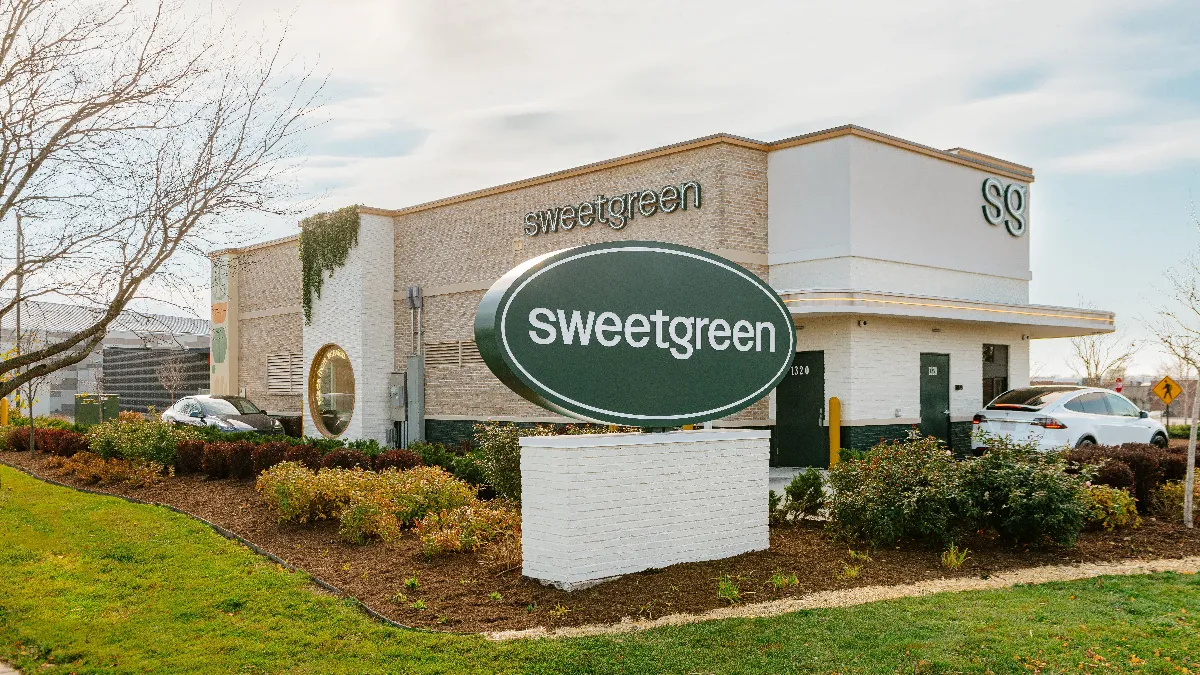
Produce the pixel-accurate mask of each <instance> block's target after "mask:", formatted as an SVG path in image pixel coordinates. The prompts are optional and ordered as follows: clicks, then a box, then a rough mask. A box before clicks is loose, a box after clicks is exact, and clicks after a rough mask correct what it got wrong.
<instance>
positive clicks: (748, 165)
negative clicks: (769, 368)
mask: <svg viewBox="0 0 1200 675" xmlns="http://www.w3.org/2000/svg"><path fill="white" fill-rule="evenodd" d="M689 180H695V181H698V182H699V183H700V185H701V190H702V193H701V207H700V208H699V209H696V208H690V209H688V210H687V211H682V210H681V211H676V212H674V213H670V214H661V213H660V214H656V215H654V216H652V217H650V218H643V217H640V216H638V217H635V218H634V219H633V220H632V221H631V222H629V223H627V224H626V226H625V227H624V229H621V230H613V229H611V228H610V227H608V226H606V225H601V224H594V225H592V226H590V227H587V228H584V227H580V226H575V227H574V229H572V230H570V231H567V232H561V231H560V232H558V233H546V234H538V235H537V236H535V237H530V236H527V235H525V234H524V232H523V231H522V225H523V218H524V216H525V214H526V213H528V212H530V211H536V210H539V209H543V208H547V207H554V206H560V205H563V204H567V203H572V202H574V203H579V202H581V201H585V200H587V199H589V198H590V199H595V197H596V196H597V195H600V194H605V195H612V194H622V193H625V192H629V191H632V190H641V189H652V188H653V189H658V188H661V187H662V186H663V185H671V184H675V185H678V184H680V183H682V182H685V181H689ZM766 181H767V160H766V153H765V152H763V151H760V150H754V149H749V148H743V147H739V146H736V145H729V144H715V145H710V146H706V147H703V148H699V149H695V150H689V151H685V152H680V153H676V154H672V155H668V156H665V157H657V158H653V159H647V160H644V161H639V162H633V163H630V164H625V165H622V166H617V167H614V168H611V169H608V170H604V171H597V172H593V173H588V174H584V175H581V176H575V177H568V178H563V179H560V180H556V181H552V182H549V183H543V184H541V185H535V186H532V187H528V188H523V189H517V190H512V191H508V192H502V193H500V194H496V195H492V196H486V197H480V198H478V199H472V200H468V201H464V202H459V203H456V204H450V205H447V206H442V207H438V208H432V209H429V210H424V211H418V212H416V213H412V214H407V215H400V216H397V217H396V218H395V224H396V225H395V227H396V289H397V290H403V289H404V288H406V287H407V286H412V285H417V286H421V287H422V288H423V289H424V290H425V292H426V294H427V295H426V296H425V312H424V316H423V328H424V331H425V337H424V342H425V344H426V345H429V344H437V343H443V342H448V341H459V340H471V339H473V336H474V327H473V322H474V317H475V309H476V308H477V307H478V305H479V301H480V299H481V298H482V297H483V293H484V292H483V291H482V290H472V291H459V292H440V291H439V289H443V288H445V287H447V286H454V285H457V284H490V283H491V282H493V281H495V280H496V279H499V278H500V276H502V275H503V274H504V273H505V272H507V271H508V270H510V269H512V268H513V267H515V266H516V265H518V264H520V263H522V262H524V261H525V260H528V259H530V258H533V257H536V256H539V255H542V254H544V253H548V252H551V251H556V250H559V249H563V248H568V247H571V246H580V245H583V244H591V243H597V242H604V241H622V240H630V239H648V240H654V241H665V242H670V243H675V244H683V245H685V246H693V247H696V248H701V249H705V250H709V251H715V252H718V253H728V252H730V251H737V252H741V253H744V254H749V255H757V256H760V257H761V258H762V259H763V260H765V256H766V252H767V182H766ZM743 266H744V267H746V269H748V270H750V271H751V272H753V273H754V274H756V275H758V277H759V278H761V279H763V280H764V281H765V280H766V279H767V266H766V265H765V264H755V263H744V264H743ZM451 290H453V289H451ZM395 317H396V331H395V334H396V357H395V359H396V367H397V368H403V364H404V358H405V355H406V354H407V353H408V352H409V350H410V348H411V342H412V321H411V313H410V312H409V310H408V308H407V306H406V305H405V302H404V299H403V297H402V296H400V297H397V299H396V309H395ZM425 414H426V416H427V418H431V419H437V418H438V417H444V416H463V415H468V416H477V418H479V419H483V418H487V417H506V418H516V419H526V418H537V419H556V418H557V419H562V418H558V417H557V416H556V415H554V414H553V413H550V412H548V411H547V410H545V409H543V408H540V407H538V406H536V405H534V404H532V403H529V402H528V401H526V400H525V399H523V398H521V397H520V396H517V395H516V394H515V393H513V392H512V391H511V390H510V389H509V388H508V387H506V386H504V385H503V384H502V383H501V382H500V381H499V380H497V379H496V378H495V376H493V375H492V373H491V371H489V370H488V368H487V366H486V365H484V364H483V362H481V361H474V362H471V363H464V364H463V365H462V366H458V365H454V366H430V367H428V368H427V369H426V383H425ZM769 415H770V404H769V402H768V401H767V400H766V399H764V400H762V401H760V402H758V403H756V404H754V405H753V406H750V407H749V408H747V409H746V410H743V411H741V412H740V413H738V414H737V415H734V416H732V417H731V418H730V420H735V421H738V422H742V423H750V422H754V421H758V422H760V423H763V422H766V421H767V419H768V418H769Z"/></svg>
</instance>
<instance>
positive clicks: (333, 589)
mask: <svg viewBox="0 0 1200 675" xmlns="http://www.w3.org/2000/svg"><path fill="white" fill-rule="evenodd" d="M0 464H3V465H4V466H7V467H8V468H10V469H14V470H16V471H20V472H21V473H23V474H25V475H27V476H29V477H31V478H34V479H37V480H40V481H42V482H43V483H49V484H50V485H56V486H58V487H63V488H67V489H68V490H75V491H76V492H83V493H86V494H92V495H97V496H100V497H112V498H114V499H123V500H125V501H127V502H130V503H132V504H141V505H142V506H157V507H159V508H164V509H167V510H168V511H174V512H175V513H178V514H180V515H182V516H187V517H188V518H191V519H193V520H198V521H200V522H201V523H203V524H205V525H207V526H209V527H210V528H212V530H213V531H214V532H216V533H217V534H219V535H221V536H222V537H225V538H226V539H228V540H230V541H234V542H237V543H239V544H241V545H242V546H245V547H246V548H248V549H250V550H251V551H253V552H255V553H257V554H258V555H260V556H262V557H264V558H266V559H267V560H270V561H271V562H273V563H275V564H276V565H279V566H280V567H283V568H284V569H287V570H289V571H291V572H300V573H302V574H307V575H308V577H309V578H310V579H312V581H313V583H314V584H316V585H317V586H319V587H321V588H322V589H324V590H326V591H329V592H330V593H332V594H334V595H336V596H337V597H339V598H342V599H345V600H350V601H351V602H352V603H354V605H355V606H356V607H357V608H358V609H359V611H361V612H362V613H363V614H366V615H367V616H369V617H371V618H372V619H375V620H376V621H379V622H380V623H383V624H386V625H388V626H391V627H392V628H399V629H401V630H407V631H413V632H414V633H428V634H430V635H480V633H465V632H460V631H449V630H434V629H432V628H421V627H419V626H406V625H404V624H402V623H397V622H396V621H392V620H391V619H389V618H387V617H386V616H384V615H382V614H380V613H379V612H376V611H375V610H373V609H371V608H370V607H368V606H367V605H366V604H365V603H363V601H362V600H359V599H358V598H356V597H354V596H353V595H350V594H349V593H347V592H346V591H344V590H342V589H340V588H338V587H337V586H334V585H333V584H331V583H329V582H328V581H325V580H324V579H322V578H321V577H319V576H317V575H315V574H313V573H312V572H309V571H307V570H305V569H302V568H300V567H296V566H295V565H293V564H291V563H289V562H288V561H286V560H284V559H283V558H280V557H279V556H277V555H275V554H274V553H271V552H270V551H268V550H266V549H264V548H262V547H261V546H259V545H258V544H255V543H254V542H252V541H250V540H249V539H246V538H245V537H243V536H241V535H240V534H237V533H236V532H232V531H230V530H227V529H225V528H224V527H221V526H220V525H217V524H216V523H214V522H210V521H208V520H206V519H204V518H201V517H200V516H197V515H196V514H194V513H189V512H187V511H184V510H183V509H181V508H177V507H175V506H171V505H170V504H160V503H159V502H151V501H146V500H144V499H138V498H137V497H128V496H125V495H118V494H113V493H111V492H103V491H101V490H93V489H91V488H85V487H78V486H75V485H68V484H66V483H61V482H59V481H56V480H54V479H53V478H46V477H45V476H40V475H38V474H37V473H34V472H33V471H32V470H30V469H26V468H25V467H23V466H15V465H13V464H10V463H8V462H6V461H4V460H3V459H0Z"/></svg>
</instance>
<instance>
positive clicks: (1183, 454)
mask: <svg viewBox="0 0 1200 675" xmlns="http://www.w3.org/2000/svg"><path fill="white" fill-rule="evenodd" d="M1166 452H1167V454H1166V455H1165V456H1164V457H1163V462H1162V469H1163V480H1164V481H1172V480H1183V479H1184V477H1185V476H1186V475H1187V450H1185V449H1184V448H1167V451H1166Z"/></svg>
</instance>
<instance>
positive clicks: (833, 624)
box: [0, 467, 1200, 673]
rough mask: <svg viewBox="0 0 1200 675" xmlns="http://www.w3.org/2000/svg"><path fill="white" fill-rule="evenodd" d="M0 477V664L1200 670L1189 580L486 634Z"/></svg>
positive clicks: (166, 669) (188, 532)
mask: <svg viewBox="0 0 1200 675" xmlns="http://www.w3.org/2000/svg"><path fill="white" fill-rule="evenodd" d="M0 486H2V487H0V659H3V660H6V661H9V662H11V663H13V665H15V666H17V667H18V668H20V669H22V671H24V672H27V673H33V672H51V673H53V672H76V673H109V672H112V673H118V672H122V673H123V672H154V673H191V672H204V673H217V672H235V671H236V672H260V673H280V672H283V673H808V672H839V673H891V672H897V671H903V672H912V673H927V672H979V673H985V672H989V671H990V672H993V673H1009V672H1010V673H1017V672H1021V673H1027V672H1065V671H1068V670H1070V671H1072V672H1102V671H1103V672H1137V673H1185V672H1197V671H1200V631H1198V630H1197V626H1196V620H1195V617H1196V616H1197V615H1200V579H1198V578H1197V577H1198V575H1181V574H1171V573H1165V574H1155V575H1145V576H1131V577H1102V578H1098V579H1087V580H1082V581H1075V582H1064V583H1051V584H1041V585H1036V586H1019V587H1016V588H1012V589H1007V590H998V591H984V592H972V593H960V594H941V595H934V596H927V597H920V598H907V599H902V600H894V601H888V602H880V603H873V604H869V605H860V606H856V607H850V608H845V609H826V610H810V611H802V612H797V613H794V614H789V615H784V616H779V617H772V618H765V619H731V620H724V621H713V622H708V623H702V624H696V625H688V626H679V627H667V628H660V629H654V630H649V631H645V632H642V633H636V634H631V635H622V636H610V637H603V638H581V639H569V640H526V641H513V642H507V643H494V642H488V641H486V640H484V639H483V638H480V637H477V636H461V635H433V634H429V633H419V632H415V631H405V630H399V629H395V628H392V627H390V626H386V625H383V624H381V623H379V622H376V621H374V620H372V619H370V618H369V617H367V616H365V615H363V614H362V613H361V612H360V611H358V609H357V608H356V607H355V606H354V605H353V604H352V603H350V602H347V601H343V600H341V599H338V598H335V597H332V596H330V595H328V594H325V593H323V592H320V591H319V589H317V588H316V587H315V586H314V585H313V584H312V583H311V582H310V580H309V578H308V577H307V575H305V574H303V573H298V572H291V571H288V570H286V569H284V568H282V567H280V566H278V565H276V564H273V563H271V562H270V561H268V560H266V559H264V558H262V557H261V556H258V555H256V554H254V553H253V552H251V551H250V550H248V549H246V548H245V547H243V546H240V545H238V544H236V543H234V542H231V541H229V540H227V539H225V538H223V537H221V536H219V535H218V534H216V533H215V532H213V531H212V530H211V529H209V528H208V527H207V526H205V525H203V524H201V523H199V522H197V521H195V520H193V519H191V518H188V517H186V516H183V515H180V514H177V513H174V512H171V511H168V510H166V509H162V508H158V507H152V506H144V505H138V504H133V503H129V502H125V501H122V500H118V499H114V498H109V497H100V496H95V495H89V494H83V493H79V492H76V491H73V490H70V489H67V488H61V487H56V486H52V485H49V484H46V483H42V482H40V481H37V480H35V479H33V478H31V477H29V476H26V475H24V474H22V473H19V472H17V471H15V470H12V469H9V468H8V467H0ZM713 589H714V593H715V592H716V581H715V580H714V582H713ZM427 611H431V612H435V613H436V611H437V608H436V607H431V608H429V609H428V610H427ZM45 664H52V665H50V666H49V667H45Z"/></svg>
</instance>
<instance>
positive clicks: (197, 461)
mask: <svg viewBox="0 0 1200 675" xmlns="http://www.w3.org/2000/svg"><path fill="white" fill-rule="evenodd" d="M205 445H207V443H205V442H204V441H200V440H187V441H179V444H178V445H176V446H175V473H177V474H185V473H199V472H200V470H201V469H203V468H204V464H203V462H204V446H205Z"/></svg>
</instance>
